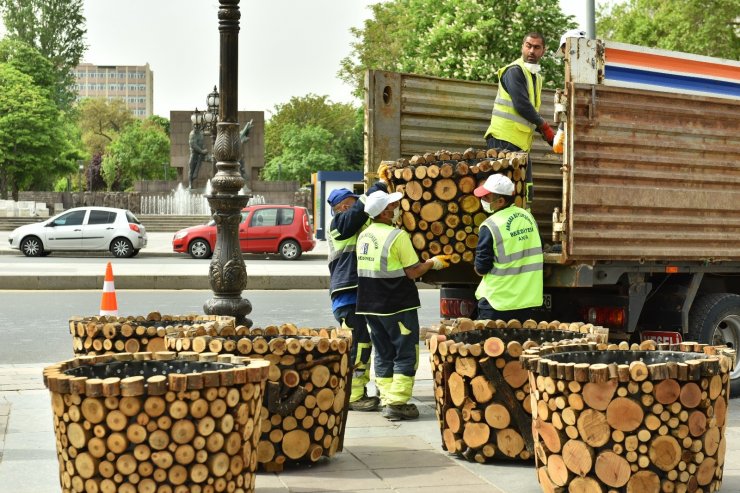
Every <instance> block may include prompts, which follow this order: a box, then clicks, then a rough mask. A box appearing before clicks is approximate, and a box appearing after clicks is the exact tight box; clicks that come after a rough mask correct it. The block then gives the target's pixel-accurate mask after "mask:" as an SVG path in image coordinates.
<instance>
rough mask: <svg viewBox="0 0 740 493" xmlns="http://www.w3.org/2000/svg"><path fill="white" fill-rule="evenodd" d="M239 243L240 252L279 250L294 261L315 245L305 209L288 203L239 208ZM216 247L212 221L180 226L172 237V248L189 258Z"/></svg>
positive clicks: (206, 252)
mask: <svg viewBox="0 0 740 493" xmlns="http://www.w3.org/2000/svg"><path fill="white" fill-rule="evenodd" d="M241 214H242V219H241V222H240V223H239V245H240V247H241V250H242V253H279V254H280V256H282V257H283V258H284V259H285V260H296V259H298V258H300V256H301V254H302V253H303V252H310V251H311V250H313V249H314V247H315V246H316V240H315V239H314V237H313V232H312V231H311V225H310V224H309V220H308V211H307V210H306V208H304V207H294V206H290V205H250V206H248V207H245V208H244V209H242V213H241ZM215 246H216V223H215V222H214V221H213V220H211V221H209V222H208V223H207V224H203V225H201V226H192V227H190V228H185V229H181V230H180V231H178V232H177V233H175V237H174V238H173V239H172V249H173V250H174V251H175V252H178V253H189V254H190V256H191V257H193V258H210V257H211V255H212V254H213V249H214V248H215Z"/></svg>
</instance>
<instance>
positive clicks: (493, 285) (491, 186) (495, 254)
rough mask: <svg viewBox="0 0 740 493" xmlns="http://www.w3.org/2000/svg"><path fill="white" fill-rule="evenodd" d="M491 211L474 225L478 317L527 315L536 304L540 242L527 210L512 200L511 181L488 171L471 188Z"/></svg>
mask: <svg viewBox="0 0 740 493" xmlns="http://www.w3.org/2000/svg"><path fill="white" fill-rule="evenodd" d="M473 193H474V194H475V196H476V197H479V198H480V199H481V205H482V206H483V209H484V210H485V211H486V212H488V213H492V214H491V215H490V216H489V217H488V218H487V219H486V220H485V221H483V222H482V223H481V225H480V227H479V229H478V246H477V247H476V250H475V272H476V273H478V275H480V276H483V279H482V280H481V282H480V284H479V285H478V289H476V291H475V297H476V298H478V318H479V319H482V320H486V319H488V320H498V319H501V320H511V319H512V318H516V319H519V320H522V321H523V320H527V319H529V318H533V315H534V310H533V309H534V308H537V307H539V306H541V305H542V284H543V283H542V242H541V240H540V234H539V231H538V229H537V222H536V221H535V219H534V217H532V214H530V212H529V211H527V210H524V209H522V208H520V207H517V206H516V205H514V183H513V182H512V181H511V180H510V179H509V178H507V177H506V176H504V175H491V176H489V177H488V179H487V180H486V181H485V183H483V185H481V186H479V187H478V188H476V189H475V190H474V192H473Z"/></svg>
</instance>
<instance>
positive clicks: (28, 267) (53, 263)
mask: <svg viewBox="0 0 740 493" xmlns="http://www.w3.org/2000/svg"><path fill="white" fill-rule="evenodd" d="M148 237H149V244H148V245H147V246H146V248H144V249H142V251H141V253H139V255H138V256H136V257H134V258H130V259H117V258H115V257H113V256H112V255H107V254H106V253H105V252H92V253H87V252H80V253H63V252H60V253H56V254H52V255H51V256H50V257H46V258H29V259H25V258H24V257H23V256H22V254H21V253H20V252H19V251H18V250H12V249H11V248H10V246H9V245H8V232H7V231H5V232H0V258H2V257H4V256H16V257H18V258H20V259H24V261H23V262H4V263H3V269H2V270H0V289H15V290H24V289H29V290H30V289H100V286H102V285H103V280H104V277H105V263H106V262H109V261H110V262H113V269H114V274H115V276H116V288H117V289H210V283H209V280H208V268H209V265H210V261H208V260H196V259H191V258H190V257H189V256H187V255H184V254H177V253H174V252H173V251H172V233H149V235H148ZM327 252H328V246H327V244H326V242H325V241H317V242H316V248H314V249H313V250H312V251H310V252H305V253H304V254H303V255H302V257H301V258H300V259H299V260H294V261H286V260H282V259H280V258H279V257H278V256H277V255H271V256H270V260H266V258H267V257H266V256H265V255H252V254H250V255H245V256H244V261H245V264H246V268H247V283H248V284H247V286H248V288H249V289H275V290H280V289H328V288H329V269H328V268H327V264H326V256H327ZM69 256H74V257H76V258H83V259H84V261H81V262H69V261H66V260H59V259H60V258H64V257H69ZM90 257H92V258H94V259H95V261H89V260H92V258H90ZM165 257H180V258H182V259H184V262H156V263H155V262H152V260H153V259H161V258H165ZM7 258H9V257H7ZM101 264H102V265H103V267H102V268H101Z"/></svg>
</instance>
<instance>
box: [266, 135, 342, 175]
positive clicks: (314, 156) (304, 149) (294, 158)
mask: <svg viewBox="0 0 740 493" xmlns="http://www.w3.org/2000/svg"><path fill="white" fill-rule="evenodd" d="M281 151H282V152H281V153H280V155H278V156H275V157H274V158H272V159H271V160H270V161H268V163H267V164H266V165H265V167H264V169H263V170H262V179H264V180H298V181H299V182H301V183H305V182H307V181H309V180H310V179H311V173H312V172H313V171H317V170H327V171H331V170H338V169H340V168H341V161H340V160H339V157H338V156H337V155H336V153H335V142H334V136H333V135H332V133H331V132H330V131H328V130H326V129H325V128H323V127H322V126H320V125H311V124H309V125H297V124H294V123H290V124H287V125H286V126H285V127H283V129H282V133H281Z"/></svg>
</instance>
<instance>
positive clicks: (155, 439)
mask: <svg viewBox="0 0 740 493" xmlns="http://www.w3.org/2000/svg"><path fill="white" fill-rule="evenodd" d="M150 358H153V359H150ZM231 359H232V360H233V361H237V362H236V363H233V364H232V363H225V362H219V363H216V362H204V361H198V355H196V354H190V355H189V356H186V357H178V358H176V357H175V354H174V353H172V352H158V353H153V354H152V353H136V354H133V355H132V354H129V353H121V354H116V355H104V356H84V357H81V358H77V359H73V360H69V361H65V362H62V363H59V364H55V365H52V366H49V367H47V368H45V369H44V383H45V384H46V386H47V388H48V389H49V390H50V391H51V403H52V409H53V414H54V430H55V433H56V447H57V457H58V459H59V475H60V483H61V487H62V492H63V493H68V492H83V491H84V492H87V493H95V492H101V493H110V492H123V493H154V492H173V491H174V492H185V491H190V492H206V491H231V492H247V491H250V492H251V491H253V490H254V480H255V476H254V473H255V469H256V464H257V454H256V447H257V442H258V439H259V429H260V427H261V419H262V416H261V414H260V405H259V403H260V401H261V399H262V394H263V392H264V386H265V381H266V378H267V373H268V366H269V365H268V364H267V362H265V361H259V360H255V361H249V360H247V359H246V358H231Z"/></svg>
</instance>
